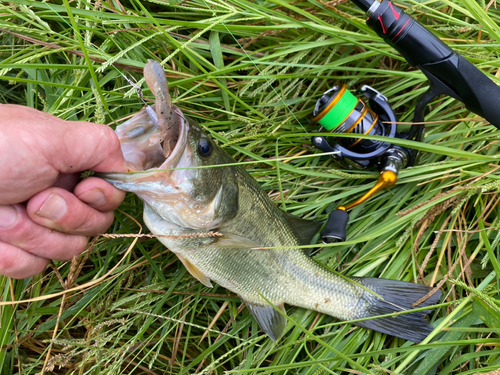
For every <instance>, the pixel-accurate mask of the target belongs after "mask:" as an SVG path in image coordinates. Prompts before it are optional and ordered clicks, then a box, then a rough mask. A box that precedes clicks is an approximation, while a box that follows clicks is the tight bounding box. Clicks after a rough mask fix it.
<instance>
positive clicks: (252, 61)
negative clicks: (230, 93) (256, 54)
mask: <svg viewBox="0 0 500 375" xmlns="http://www.w3.org/2000/svg"><path fill="white" fill-rule="evenodd" d="M203 3H204V4H205V6H206V7H207V8H209V9H210V6H209V5H208V4H207V2H206V1H205V0H203ZM211 11H212V16H214V17H219V16H218V14H217V12H216V11H215V9H211ZM221 25H222V26H224V28H225V29H226V31H227V32H228V33H229V35H231V37H232V38H233V39H234V41H235V42H236V44H238V46H239V47H240V49H241V50H242V51H243V52H244V53H245V55H246V57H247V58H248V60H250V62H251V63H252V64H253V66H254V67H255V69H257V71H258V72H259V74H260V75H262V77H263V78H264V80H265V81H266V82H267V83H268V85H269V87H271V89H272V90H273V92H274V93H275V94H276V96H277V97H278V98H279V99H280V100H281V102H282V103H283V104H284V106H285V108H286V109H287V110H288V112H289V113H290V114H291V115H292V117H293V118H294V119H295V121H297V123H298V124H299V125H300V127H301V128H302V129H303V130H304V132H306V133H307V130H306V129H305V128H304V126H303V125H302V123H301V122H300V120H299V119H298V118H297V117H296V116H295V114H294V113H293V111H292V109H291V108H290V107H289V106H288V104H286V102H285V100H284V99H283V97H282V96H281V95H280V94H279V93H278V91H277V90H276V89H275V88H274V86H273V85H272V84H271V83H269V80H268V79H267V77H266V76H265V75H263V74H262V71H261V70H260V69H259V67H258V65H257V64H256V63H255V61H254V60H253V59H252V57H251V56H250V54H249V53H248V52H247V51H246V50H245V48H243V46H242V45H241V44H240V42H239V41H238V39H236V37H235V36H234V34H233V33H232V32H231V30H229V28H228V27H227V26H226V24H225V23H224V22H223V21H222V22H221Z"/></svg>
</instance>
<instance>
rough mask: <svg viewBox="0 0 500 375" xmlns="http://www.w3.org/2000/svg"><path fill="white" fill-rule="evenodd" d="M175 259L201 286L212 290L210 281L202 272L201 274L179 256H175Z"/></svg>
mask: <svg viewBox="0 0 500 375" xmlns="http://www.w3.org/2000/svg"><path fill="white" fill-rule="evenodd" d="M176 255H177V257H178V258H179V259H180V261H181V262H182V264H184V267H186V269H187V270H188V271H189V273H190V274H191V275H193V276H194V277H196V278H197V279H198V280H199V281H200V282H201V283H202V284H203V285H205V286H208V287H209V288H212V283H211V282H210V279H209V278H208V277H206V276H205V275H204V274H203V272H201V271H200V270H199V269H198V268H196V266H195V265H194V264H193V263H191V262H190V261H189V260H187V259H186V258H183V257H182V256H180V255H179V254H176Z"/></svg>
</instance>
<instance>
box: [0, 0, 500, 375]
mask: <svg viewBox="0 0 500 375" xmlns="http://www.w3.org/2000/svg"><path fill="white" fill-rule="evenodd" d="M397 3H398V5H400V6H402V7H403V8H405V9H407V10H408V13H410V14H412V15H413V16H414V17H416V18H417V19H419V21H420V22H422V23H423V24H424V25H426V26H427V27H428V28H429V29H431V30H432V31H433V32H434V33H435V34H436V35H438V36H439V37H440V38H442V39H443V40H445V41H446V42H447V43H448V44H449V45H450V46H451V47H452V48H454V49H455V50H457V51H459V52H460V53H462V54H463V55H464V56H466V57H467V58H468V59H469V60H470V61H472V62H473V63H474V64H475V65H476V66H478V67H479V68H480V69H481V70H482V71H484V72H485V73H490V74H494V75H496V76H498V75H499V73H498V72H499V68H500V60H499V54H500V45H499V42H500V29H499V27H498V26H497V25H498V24H499V21H500V13H499V11H498V10H497V9H496V8H495V5H489V4H488V3H487V2H485V1H478V2H475V1H474V0H461V1H458V0H453V1H448V0H443V1H441V2H436V1H427V2H422V3H418V2H412V1H408V0H404V1H403V0H402V1H398V2H397ZM169 4H170V5H169ZM486 8H488V9H487V11H485V9H486ZM364 18H365V17H364V15H363V14H362V12H360V11H358V10H357V9H356V8H355V6H354V5H353V4H352V3H350V2H347V3H343V4H341V5H337V6H336V8H335V9H331V8H330V7H328V6H326V5H325V4H324V3H322V2H319V1H316V0H310V1H303V2H300V1H298V2H283V1H280V0H272V1H246V0H234V1H210V0H194V1H184V2H180V1H170V2H169V1H166V0H154V1H153V0H150V1H138V0H131V1H125V0H123V1H121V2H119V1H118V0H109V1H97V2H87V1H82V0H75V1H72V2H69V1H67V0H63V1H47V2H38V1H31V0H11V1H9V2H2V3H1V4H0V29H1V34H0V38H1V44H0V100H1V101H2V102H8V103H18V104H22V105H28V106H31V107H34V108H38V109H40V110H43V111H45V112H48V113H52V114H54V115H56V116H59V117H61V118H64V119H68V120H83V121H92V122H101V123H106V124H110V125H111V126H115V124H117V123H119V122H120V121H121V120H120V119H123V118H125V117H126V116H129V115H131V114H133V113H135V112H137V111H139V110H140V109H141V107H142V103H141V102H140V100H138V98H137V94H136V92H135V90H133V88H132V87H131V86H130V85H129V83H128V82H127V81H126V80H125V79H124V78H123V75H125V76H126V77H127V78H129V79H134V80H136V81H138V82H139V83H140V84H142V74H141V70H142V68H143V66H144V64H145V63H146V61H147V59H156V60H158V61H161V62H163V64H164V66H165V69H166V71H167V77H168V80H169V84H170V87H171V89H172V90H173V91H172V92H173V98H174V101H175V103H176V104H177V105H178V106H179V107H180V108H181V109H182V110H183V111H184V113H186V114H187V115H189V116H191V117H193V118H195V119H196V120H198V121H199V122H200V123H202V124H203V125H204V126H205V127H206V130H207V131H208V132H209V133H211V135H212V136H213V137H214V138H215V139H216V140H217V141H218V142H219V144H221V145H222V146H223V147H224V148H225V149H226V150H227V151H228V152H229V153H231V154H232V155H233V156H234V158H235V159H236V160H237V161H239V162H251V163H246V164H245V167H246V168H247V170H248V171H249V172H250V173H251V174H252V175H253V176H254V177H255V178H256V179H257V180H258V181H259V183H260V184H261V186H262V188H263V189H264V190H265V191H266V192H268V193H269V194H270V196H271V197H272V198H273V199H275V201H276V204H278V205H280V206H281V207H282V208H283V209H284V210H286V211H288V212H290V213H293V214H297V215H299V216H301V217H304V218H316V219H324V218H325V217H326V215H327V213H328V212H329V211H331V210H332V209H333V208H335V207H336V206H337V205H339V204H344V203H348V202H350V201H352V200H353V199H355V198H357V197H360V196H361V195H363V194H364V193H365V192H366V191H367V190H368V189H369V188H370V187H371V186H372V185H373V184H374V179H375V178H376V171H374V170H369V171H366V172H357V171H349V170H343V169H341V167H340V166H338V165H336V164H335V163H334V162H333V160H331V159H330V158H328V157H326V156H323V157H321V156H317V154H318V153H319V151H318V150H315V149H314V148H313V147H312V146H311V143H310V137H311V135H312V134H314V133H315V132H317V131H318V129H317V128H315V127H313V126H311V125H310V117H311V113H312V109H313V107H314V104H315V102H316V100H317V99H318V98H319V96H320V95H321V94H322V93H323V92H324V91H326V90H327V89H328V88H330V87H331V86H333V85H336V84H338V83H346V84H347V85H348V87H349V88H350V89H351V90H352V91H355V90H356V89H358V88H360V87H361V86H362V85H363V84H369V85H372V86H373V87H374V88H376V89H377V90H379V91H380V92H382V93H383V94H384V95H386V96H387V97H388V98H389V99H390V102H391V104H392V106H393V107H394V109H395V111H396V112H397V114H398V116H399V117H400V119H401V121H410V120H411V113H412V108H413V105H414V104H415V101H416V99H417V97H418V96H420V95H421V94H422V93H423V92H424V91H425V90H426V87H427V84H428V83H427V81H426V79H425V77H424V75H423V74H422V73H421V72H420V71H418V70H416V69H413V68H411V67H410V66H408V64H407V63H406V62H405V61H404V60H403V59H402V58H401V57H400V56H399V55H398V54H397V53H396V52H395V51H394V50H393V49H392V48H391V47H390V46H389V45H387V44H386V43H384V42H383V41H382V40H381V39H379V38H378V37H377V36H376V35H375V34H374V33H373V32H371V31H370V30H369V29H368V28H367V26H366V25H365V23H364ZM494 79H495V82H496V83H497V84H498V83H500V81H499V80H498V79H497V78H494ZM143 89H144V93H145V96H146V99H147V100H152V99H153V96H152V94H151V93H150V92H149V90H148V89H147V87H146V86H145V85H143ZM476 117H477V116H475V115H474V114H472V113H470V112H468V111H467V110H466V109H465V108H464V106H463V105H462V104H461V103H460V102H457V101H455V100H452V99H450V98H447V97H446V98H440V99H439V100H436V101H435V102H434V103H432V106H431V108H430V113H429V115H428V116H427V117H426V120H427V121H429V124H428V125H427V127H426V133H425V139H424V142H423V143H420V144H415V143H410V142H406V143H405V142H403V144H407V145H411V146H413V147H415V148H417V149H419V150H420V151H421V152H420V157H419V160H418V163H417V164H416V166H414V167H412V168H408V169H406V170H404V171H402V172H401V173H400V176H399V180H398V183H397V185H396V186H395V187H393V188H392V189H390V190H387V191H384V192H382V193H379V194H378V195H377V196H376V197H375V198H373V199H371V200H370V201H368V202H367V203H365V204H363V205H362V206H359V207H357V208H355V209H354V210H353V211H352V213H351V221H350V225H349V231H348V236H349V238H348V241H347V242H345V243H343V244H339V245H335V246H314V248H315V250H314V251H313V255H314V257H315V259H316V260H318V261H320V262H323V263H324V264H326V265H328V266H329V267H331V268H333V269H335V270H337V271H339V272H341V273H342V274H344V275H347V276H353V275H356V276H371V277H385V278H390V279H399V280H406V281H414V282H425V283H426V284H429V285H434V286H435V285H439V286H440V287H441V289H442V291H443V296H444V297H443V300H442V302H443V303H442V304H441V305H440V307H438V308H436V310H435V311H434V312H433V313H432V314H431V315H430V317H431V320H432V324H433V325H434V326H435V327H437V329H436V331H435V333H434V334H433V335H431V337H430V338H429V339H428V340H426V341H425V342H424V343H422V344H420V345H410V344H409V343H408V342H406V341H404V340H401V339H396V338H393V337H387V336H385V335H382V334H380V333H376V332H373V331H368V330H365V329H361V328H357V327H355V326H353V325H350V324H346V323H344V322H339V321H337V320H335V319H333V318H331V317H329V316H326V315H321V314H317V313H315V312H311V311H306V310H303V309H298V308H294V307H288V310H287V311H288V314H289V316H290V320H289V324H288V326H287V329H286V334H285V336H284V337H283V338H282V339H281V340H279V341H278V342H277V343H275V344H274V343H273V342H272V341H271V340H269V339H268V338H267V337H266V336H265V335H264V334H263V332H262V331H260V330H259V329H258V327H257V324H256V323H255V321H254V320H253V319H252V317H251V316H250V315H249V312H248V311H247V310H246V309H243V310H241V309H240V307H241V302H240V301H239V299H238V298H237V297H236V296H235V295H232V294H231V293H230V292H228V291H227V290H225V289H223V288H221V287H218V286H215V287H214V288H213V289H208V288H206V287H204V286H203V285H202V284H200V283H199V282H197V281H196V280H194V279H193V278H192V277H191V276H190V275H189V274H188V273H187V272H186V271H185V269H184V268H183V266H182V264H181V263H180V262H179V261H177V258H176V257H175V255H174V254H172V253H170V252H169V251H168V250H167V249H165V248H164V247H163V246H162V245H161V244H160V243H159V242H158V241H157V240H155V239H149V238H143V239H140V240H139V241H136V242H134V239H133V238H126V237H119V238H108V237H98V238H96V239H94V240H93V241H92V242H91V244H90V245H89V249H88V252H86V253H85V254H84V255H82V257H81V258H80V259H76V260H75V261H74V262H73V263H72V264H71V263H62V262H61V263H57V264H56V267H57V270H58V271H57V272H56V271H55V269H54V268H49V269H47V271H46V272H45V273H44V274H43V275H39V276H36V277H34V278H32V279H27V280H9V279H6V278H0V290H1V291H2V301H4V302H8V301H11V300H12V299H14V300H17V301H20V300H23V301H25V300H29V299H33V300H32V301H31V302H24V303H20V304H17V305H14V306H12V305H10V304H8V303H7V304H5V303H4V304H3V305H2V306H1V315H0V323H1V324H0V346H1V351H0V369H1V374H2V375H3V374H12V373H22V374H37V373H40V372H41V371H42V368H43V367H44V362H46V361H47V363H46V367H45V373H48V372H51V373H56V374H119V373H124V374H129V373H130V374H194V373H196V372H197V373H202V374H224V373H230V374H247V373H248V374H304V375H305V374H315V375H318V374H362V373H372V374H414V375H427V374H440V375H445V374H457V373H461V374H475V373H486V372H488V371H492V370H494V369H498V368H499V367H500V349H499V345H500V336H499V331H500V302H499V299H498V292H499V281H500V280H499V278H500V266H499V264H498V259H499V246H498V244H499V242H500V231H499V228H500V219H499V218H498V216H499V215H498V214H499V211H500V208H499V207H498V203H499V197H498V194H497V193H498V187H499V186H500V170H499V168H498V165H497V159H498V156H497V154H498V140H499V139H500V138H499V133H498V131H497V130H496V128H494V127H493V126H491V125H489V124H487V123H485V122H484V121H481V119H476V120H470V119H471V118H476ZM461 119H468V120H461ZM303 151H306V153H305V154H304V157H301V158H294V159H293V160H290V161H288V162H285V161H279V162H276V161H275V160H274V159H275V158H276V157H279V158H281V159H282V158H287V157H292V156H296V155H299V154H300V153H301V152H303ZM141 214H142V205H141V203H140V201H139V200H138V198H136V197H134V196H131V195H130V196H128V197H127V199H126V201H125V202H124V203H123V205H122V206H121V207H120V210H119V211H117V212H116V220H115V223H114V224H113V226H112V227H111V228H110V230H109V233H114V234H134V233H139V232H140V231H141V227H140V224H141V222H142V219H141V216H142V215H141ZM133 218H135V219H136V220H138V221H136V220H134V219H133ZM144 230H145V231H146V232H147V229H144V228H143V229H142V231H143V232H144ZM58 274H60V276H61V277H62V280H64V283H61V279H59V277H58ZM66 289H69V290H72V291H71V292H67V293H61V292H64V291H65V290H66ZM63 294H64V295H63ZM216 317H217V318H216ZM209 327H210V329H209ZM204 334H205V335H206V337H204V339H203V340H201V338H202V336H203V335H204ZM19 365H20V368H19V367H18V366H19Z"/></svg>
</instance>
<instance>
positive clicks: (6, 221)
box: [0, 206, 17, 228]
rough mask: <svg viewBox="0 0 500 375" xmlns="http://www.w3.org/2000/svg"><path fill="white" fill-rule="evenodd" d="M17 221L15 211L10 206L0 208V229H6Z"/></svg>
mask: <svg viewBox="0 0 500 375" xmlns="http://www.w3.org/2000/svg"><path fill="white" fill-rule="evenodd" d="M16 221H17V210H16V209H15V208H14V207H12V206H0V227H2V228H8V227H11V226H13V225H14V223H15V222H16Z"/></svg>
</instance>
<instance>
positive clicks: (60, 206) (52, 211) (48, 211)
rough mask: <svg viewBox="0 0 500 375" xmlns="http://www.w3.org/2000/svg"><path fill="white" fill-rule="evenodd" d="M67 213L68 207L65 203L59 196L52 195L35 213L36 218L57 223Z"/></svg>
mask: <svg viewBox="0 0 500 375" xmlns="http://www.w3.org/2000/svg"><path fill="white" fill-rule="evenodd" d="M66 212H68V205H67V204H66V201H65V200H64V199H63V198H62V197H61V196H60V195H59V194H52V195H51V196H50V197H49V198H48V199H47V200H46V201H45V203H44V204H42V207H40V209H39V210H38V212H37V213H36V214H37V215H38V216H41V217H44V218H45V219H49V220H52V221H57V220H59V219H60V218H62V217H63V216H64V215H66Z"/></svg>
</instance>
